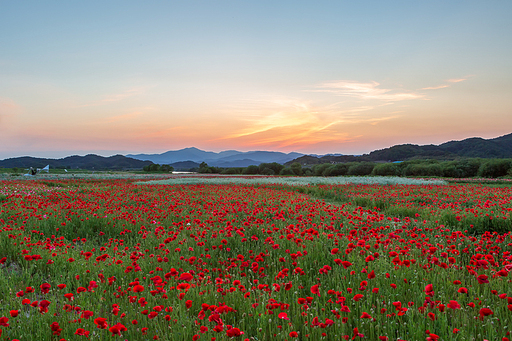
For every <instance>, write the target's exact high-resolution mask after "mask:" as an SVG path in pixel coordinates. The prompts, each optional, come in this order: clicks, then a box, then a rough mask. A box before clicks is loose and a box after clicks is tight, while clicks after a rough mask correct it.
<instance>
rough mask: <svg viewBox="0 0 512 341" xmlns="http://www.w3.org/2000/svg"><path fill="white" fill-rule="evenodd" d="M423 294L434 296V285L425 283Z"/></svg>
mask: <svg viewBox="0 0 512 341" xmlns="http://www.w3.org/2000/svg"><path fill="white" fill-rule="evenodd" d="M425 294H426V295H427V296H434V286H433V285H432V284H427V286H426V287H425Z"/></svg>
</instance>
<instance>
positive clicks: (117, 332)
mask: <svg viewBox="0 0 512 341" xmlns="http://www.w3.org/2000/svg"><path fill="white" fill-rule="evenodd" d="M108 330H109V331H110V332H111V333H112V336H114V335H119V336H120V335H121V332H124V331H127V330H128V328H126V327H125V326H124V325H122V324H121V323H117V324H115V325H113V326H112V327H110V328H109V329H108Z"/></svg>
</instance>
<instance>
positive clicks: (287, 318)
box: [277, 313, 290, 320]
mask: <svg viewBox="0 0 512 341" xmlns="http://www.w3.org/2000/svg"><path fill="white" fill-rule="evenodd" d="M277 317H279V318H280V319H283V320H290V318H289V317H288V314H287V313H279V315H277Z"/></svg>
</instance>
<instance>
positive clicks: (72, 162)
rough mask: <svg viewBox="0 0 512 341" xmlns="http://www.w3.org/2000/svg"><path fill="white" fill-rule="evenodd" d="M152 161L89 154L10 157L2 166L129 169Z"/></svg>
mask: <svg viewBox="0 0 512 341" xmlns="http://www.w3.org/2000/svg"><path fill="white" fill-rule="evenodd" d="M150 164H152V162H151V161H141V160H136V159H133V158H129V157H126V156H123V155H114V156H110V157H103V156H99V155H94V154H89V155H86V156H78V155H73V156H68V157H65V158H63V159H44V158H36V157H31V156H23V157H16V158H10V159H5V160H1V161H0V167H4V168H14V167H17V168H30V167H33V168H43V167H45V166H46V165H50V168H66V169H77V168H79V169H90V170H128V169H142V168H143V167H144V166H146V165H150Z"/></svg>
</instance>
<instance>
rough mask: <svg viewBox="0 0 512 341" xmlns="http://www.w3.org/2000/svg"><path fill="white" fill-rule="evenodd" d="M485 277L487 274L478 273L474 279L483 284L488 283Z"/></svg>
mask: <svg viewBox="0 0 512 341" xmlns="http://www.w3.org/2000/svg"><path fill="white" fill-rule="evenodd" d="M487 278H488V277H487V275H479V276H478V277H477V278H476V279H477V280H478V283H480V284H485V283H489V280H488V279H487Z"/></svg>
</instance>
